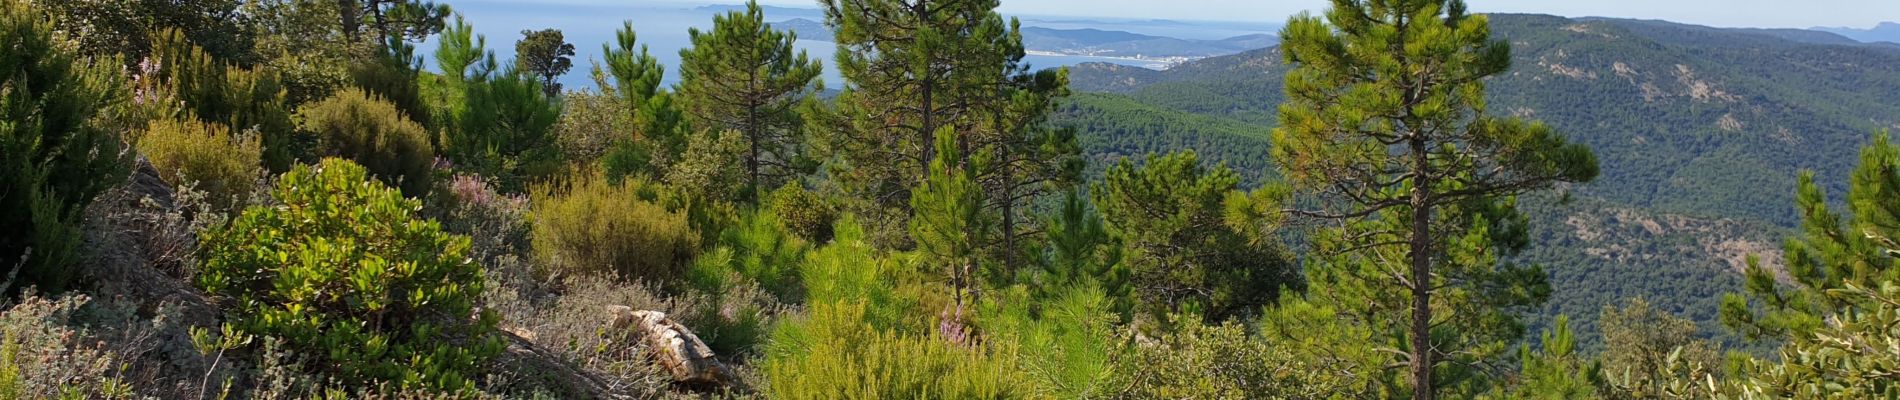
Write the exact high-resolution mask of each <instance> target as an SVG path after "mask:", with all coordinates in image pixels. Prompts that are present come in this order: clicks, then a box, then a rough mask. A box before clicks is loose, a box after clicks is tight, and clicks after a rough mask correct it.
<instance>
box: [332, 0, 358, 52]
mask: <svg viewBox="0 0 1900 400" xmlns="http://www.w3.org/2000/svg"><path fill="white" fill-rule="evenodd" d="M356 1H357V0H336V10H337V23H338V24H340V25H341V26H342V27H343V33H344V34H346V35H349V37H350V41H351V42H357V41H360V40H361V39H362V36H361V35H359V33H360V32H359V30H360V29H362V28H361V25H360V23H361V22H362V21H363V16H362V15H361V14H358V13H359V12H361V11H362V8H360V6H358V5H357V4H356Z"/></svg>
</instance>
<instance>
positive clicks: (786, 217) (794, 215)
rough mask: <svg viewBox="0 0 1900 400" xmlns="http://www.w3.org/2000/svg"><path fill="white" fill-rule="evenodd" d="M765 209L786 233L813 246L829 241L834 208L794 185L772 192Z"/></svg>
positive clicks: (835, 216)
mask: <svg viewBox="0 0 1900 400" xmlns="http://www.w3.org/2000/svg"><path fill="white" fill-rule="evenodd" d="M765 207H766V208H768V209H770V210H771V211H772V213H774V214H778V217H779V223H780V224H783V225H785V229H787V230H790V231H791V232H792V233H793V234H797V235H798V237H802V238H805V240H806V241H810V242H812V243H816V244H823V243H826V242H830V241H831V224H832V223H835V222H837V221H838V205H837V204H833V203H832V202H831V201H829V200H826V199H825V197H824V196H820V195H818V194H817V193H813V192H812V191H810V190H805V187H804V186H802V185H799V184H798V183H796V182H794V183H790V184H786V185H785V186H784V187H780V188H778V190H774V191H772V194H771V195H770V196H768V197H766V199H765Z"/></svg>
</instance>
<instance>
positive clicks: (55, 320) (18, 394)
mask: <svg viewBox="0 0 1900 400" xmlns="http://www.w3.org/2000/svg"><path fill="white" fill-rule="evenodd" d="M88 301H90V299H89V298H87V297H86V296H82V295H71V296H65V297H60V298H57V299H46V298H41V297H37V296H33V295H31V293H29V294H28V295H27V296H25V298H24V299H23V300H22V301H21V302H20V303H18V304H12V305H11V306H10V307H8V304H5V303H0V309H4V310H5V311H4V312H0V399H51V398H100V399H105V398H129V397H130V394H131V388H129V387H127V386H126V385H125V384H124V383H123V381H122V380H120V379H118V378H117V375H118V374H117V372H118V371H117V370H115V369H114V366H115V365H117V364H118V362H119V361H121V360H118V358H117V355H116V354H113V353H111V352H108V351H105V349H102V348H100V347H98V346H96V345H94V344H92V343H90V341H89V340H87V339H88V336H89V335H88V332H87V331H86V330H85V329H81V328H75V327H74V325H73V322H74V315H75V314H77V313H79V312H80V308H81V307H82V306H84V305H85V304H86V303H87V302H88Z"/></svg>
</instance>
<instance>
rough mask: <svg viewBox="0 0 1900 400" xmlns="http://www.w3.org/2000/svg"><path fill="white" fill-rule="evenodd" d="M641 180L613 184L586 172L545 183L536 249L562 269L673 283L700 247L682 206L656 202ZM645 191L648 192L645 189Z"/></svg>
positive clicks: (539, 196) (537, 204)
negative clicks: (564, 183)
mask: <svg viewBox="0 0 1900 400" xmlns="http://www.w3.org/2000/svg"><path fill="white" fill-rule="evenodd" d="M647 186H648V185H646V184H643V183H640V182H628V183H626V184H624V185H613V184H609V183H607V182H606V180H604V179H599V178H582V179H580V180H579V181H577V182H573V183H571V184H569V185H568V187H567V188H566V189H565V190H557V189H558V188H557V187H555V186H552V185H550V186H544V187H541V188H538V189H536V190H535V193H534V195H533V197H532V198H533V200H532V203H533V207H534V230H533V246H534V251H535V254H536V255H537V256H538V258H539V259H540V261H541V262H542V264H543V265H545V266H548V267H551V268H554V269H555V270H557V271H560V272H578V273H597V272H613V273H618V274H620V276H621V277H623V278H627V279H638V280H645V281H649V282H660V283H670V282H672V281H674V280H676V279H677V278H679V277H680V275H681V272H683V267H685V262H686V261H687V260H689V259H691V258H692V256H693V253H694V250H695V249H697V248H698V237H697V236H696V235H695V232H694V231H693V230H692V228H691V225H689V223H688V221H687V215H686V213H683V212H675V211H670V210H668V209H667V208H666V207H664V206H662V205H659V204H655V203H654V202H653V201H654V200H649V199H656V197H657V196H656V195H655V193H654V190H655V189H653V188H649V187H647ZM643 192H644V194H643Z"/></svg>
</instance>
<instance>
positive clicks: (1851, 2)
mask: <svg viewBox="0 0 1900 400" xmlns="http://www.w3.org/2000/svg"><path fill="white" fill-rule="evenodd" d="M556 1H587V0H556ZM622 1H626V0H622ZM632 1H635V2H640V1H650V0H632ZM735 2H736V1H735ZM1466 2H1467V3H1468V4H1470V5H1471V8H1472V9H1474V10H1477V11H1481V12H1514V13H1539V14H1556V15H1562V16H1568V17H1586V16H1595V17H1619V18H1642V19H1666V20H1670V21H1676V22H1684V23H1693V24H1699V25H1712V26H1725V27H1776V28H1809V27H1814V26H1848V27H1855V28H1868V27H1872V26H1873V25H1874V24H1875V23H1878V22H1880V21H1900V0H1466ZM760 3H761V4H775V5H789V6H804V7H810V6H812V5H813V4H816V3H817V1H816V0H760ZM1328 3H1329V2H1328V1H1325V0H1003V12H1005V13H1011V14H1033V15H1073V16H1094V17H1127V18H1159V19H1202V20H1226V21H1235V20H1239V21H1259V20H1266V21H1274V22H1281V21H1285V20H1286V17H1287V16H1289V15H1292V14H1294V13H1297V12H1300V11H1302V10H1318V9H1321V8H1324V7H1325V6H1326V4H1328Z"/></svg>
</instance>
